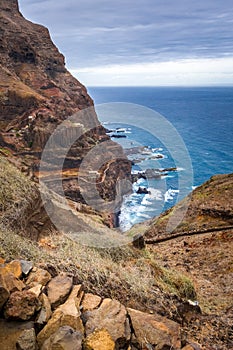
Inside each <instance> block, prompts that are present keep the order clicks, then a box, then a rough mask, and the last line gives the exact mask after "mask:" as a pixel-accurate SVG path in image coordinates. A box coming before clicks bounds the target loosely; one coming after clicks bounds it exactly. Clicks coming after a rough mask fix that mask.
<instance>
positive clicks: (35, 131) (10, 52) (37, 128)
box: [0, 0, 131, 226]
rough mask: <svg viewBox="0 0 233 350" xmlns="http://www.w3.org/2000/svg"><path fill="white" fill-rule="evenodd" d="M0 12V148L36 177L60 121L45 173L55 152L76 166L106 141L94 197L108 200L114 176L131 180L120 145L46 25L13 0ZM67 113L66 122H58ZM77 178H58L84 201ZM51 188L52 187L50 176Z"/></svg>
mask: <svg viewBox="0 0 233 350" xmlns="http://www.w3.org/2000/svg"><path fill="white" fill-rule="evenodd" d="M0 11H1V16H0V30H1V38H0V62H1V64H0V144H1V147H8V148H9V149H11V150H14V152H15V154H16V155H18V157H19V158H20V159H21V162H22V167H23V168H24V169H25V171H27V172H28V173H33V174H34V176H38V175H39V174H38V169H39V160H40V157H41V153H42V151H43V149H44V146H45V144H46V142H47V140H48V138H49V137H50V135H51V134H52V133H53V132H54V130H55V129H56V127H57V126H58V125H60V124H61V123H62V125H63V126H64V127H63V129H62V133H61V134H60V135H59V140H56V146H57V147H58V152H52V157H51V159H49V161H48V168H49V172H50V173H51V176H53V175H54V172H55V171H56V170H57V163H58V162H59V159H60V158H59V157H60V156H61V155H60V153H63V155H64V168H65V169H66V170H67V169H68V170H69V169H77V170H78V169H79V166H80V164H81V162H82V160H83V158H84V157H85V156H86V155H87V154H88V152H90V150H92V149H93V148H94V147H96V145H98V144H101V143H103V142H104V141H109V144H108V145H107V146H106V147H104V153H105V154H108V161H107V162H104V164H101V166H102V165H103V167H102V169H101V170H100V177H101V181H99V185H98V191H99V193H100V197H102V198H104V199H106V200H113V199H114V198H115V196H116V183H117V180H120V179H122V178H126V179H128V180H129V181H130V179H131V175H130V172H131V163H130V162H129V161H128V160H127V159H126V158H125V156H124V155H123V152H122V148H121V147H120V146H119V145H117V144H116V143H114V142H112V141H110V140H109V137H108V136H107V135H106V132H105V129H104V128H103V127H102V126H101V125H100V123H99V121H98V118H97V116H96V113H95V109H94V107H93V101H92V99H91V98H90V96H89V95H88V94H87V90H86V88H85V87H84V86H83V85H82V84H81V83H80V82H78V81H77V80H76V79H75V78H74V77H73V76H72V75H71V74H70V73H69V72H68V71H67V69H66V68H65V60H64V56H63V55H62V54H61V53H60V52H59V51H58V49H57V48H56V46H55V45H54V44H53V42H52V41H51V38H50V35H49V32H48V30H47V29H46V28H45V27H43V26H41V25H38V24H33V23H31V22H30V21H28V20H26V19H25V18H24V17H23V16H22V15H21V14H20V12H19V11H18V3H17V1H16V0H14V1H10V2H9V1H5V0H1V1H0ZM71 116H72V118H71V119H70V117H71ZM68 117H69V122H68V123H63V122H64V120H66V119H67V118H68ZM71 140H73V141H72V142H71V144H70V145H69V142H70V141H71ZM70 146H71V147H70ZM67 147H68V149H67ZM69 148H70V150H69ZM67 151H68V152H67ZM115 151H116V152H115ZM116 153H117V159H116V157H115V154H116ZM25 155H26V156H30V157H25ZM122 157H123V159H122ZM109 160H111V161H110V162H109ZM96 161H97V158H96V157H93V159H92V162H93V166H92V168H93V169H95V162H96ZM105 163H106V164H105ZM90 170H91V169H90ZM97 170H98V169H97ZM87 175H88V174H87ZM41 176H42V177H43V174H41ZM103 177H104V178H103ZM77 178H78V175H76V176H74V175H73V174H70V176H66V179H65V180H63V184H64V194H65V196H67V197H68V198H69V199H71V200H74V201H76V202H81V203H84V204H85V203H86V202H85V200H84V198H83V197H82V195H81V192H80V186H79V185H78V181H77ZM102 180H103V181H102ZM87 187H88V186H87ZM52 189H53V190H54V191H57V190H58V189H57V184H56V181H54V184H53V187H52ZM129 189H130V185H129V186H128V187H127V186H126V188H124V189H123V190H122V196H123V194H125V193H127V192H128V191H129ZM58 192H59V191H58ZM86 204H88V203H86ZM100 211H101V210H100ZM114 224H115V223H114V217H111V218H110V219H109V221H108V225H109V226H111V225H112V226H114Z"/></svg>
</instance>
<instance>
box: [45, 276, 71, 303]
mask: <svg viewBox="0 0 233 350" xmlns="http://www.w3.org/2000/svg"><path fill="white" fill-rule="evenodd" d="M72 283H73V278H72V277H69V276H67V274H66V273H60V274H59V275H58V276H57V277H54V278H53V279H52V280H51V281H50V282H49V284H48V286H47V289H48V298H49V301H50V303H51V306H52V309H55V308H56V307H57V306H59V305H61V304H62V303H64V301H65V300H66V299H67V297H68V295H69V293H70V291H71V288H72Z"/></svg>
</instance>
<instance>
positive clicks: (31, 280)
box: [26, 267, 52, 287]
mask: <svg viewBox="0 0 233 350" xmlns="http://www.w3.org/2000/svg"><path fill="white" fill-rule="evenodd" d="M51 278H52V277H51V275H50V273H49V272H48V271H46V270H43V269H40V268H37V267H34V268H33V270H32V271H31V272H30V274H29V276H28V278H27V282H26V284H27V285H28V286H30V287H34V286H36V285H37V284H41V285H42V286H46V284H47V283H48V282H49V281H50V280H51Z"/></svg>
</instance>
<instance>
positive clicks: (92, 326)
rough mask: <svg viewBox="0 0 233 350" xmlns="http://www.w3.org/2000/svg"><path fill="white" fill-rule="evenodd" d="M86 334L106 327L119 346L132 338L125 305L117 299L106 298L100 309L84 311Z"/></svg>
mask: <svg viewBox="0 0 233 350" xmlns="http://www.w3.org/2000/svg"><path fill="white" fill-rule="evenodd" d="M84 318H85V320H86V325H85V330H86V335H87V336H88V335H90V334H92V333H93V332H94V331H97V330H100V329H106V330H107V331H108V333H109V334H110V336H111V338H112V339H113V341H114V342H115V343H116V345H117V346H122V347H124V346H125V345H126V344H127V342H128V341H129V339H130V326H129V320H128V318H127V311H126V309H125V307H124V306H123V305H122V304H121V303H119V301H117V300H112V299H104V300H103V302H102V304H101V305H100V307H99V308H98V309H95V310H92V311H87V312H85V313H84Z"/></svg>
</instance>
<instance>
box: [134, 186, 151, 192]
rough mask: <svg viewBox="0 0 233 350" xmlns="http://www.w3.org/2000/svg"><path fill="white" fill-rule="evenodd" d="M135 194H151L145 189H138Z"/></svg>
mask: <svg viewBox="0 0 233 350" xmlns="http://www.w3.org/2000/svg"><path fill="white" fill-rule="evenodd" d="M137 194H151V192H150V191H149V190H148V189H147V188H146V187H138V190H137Z"/></svg>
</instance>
